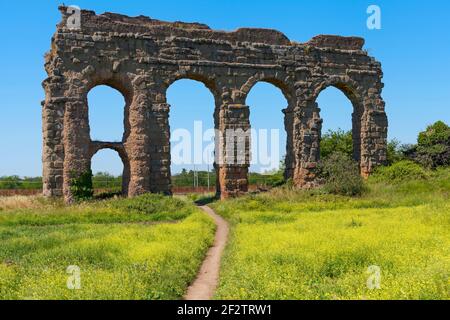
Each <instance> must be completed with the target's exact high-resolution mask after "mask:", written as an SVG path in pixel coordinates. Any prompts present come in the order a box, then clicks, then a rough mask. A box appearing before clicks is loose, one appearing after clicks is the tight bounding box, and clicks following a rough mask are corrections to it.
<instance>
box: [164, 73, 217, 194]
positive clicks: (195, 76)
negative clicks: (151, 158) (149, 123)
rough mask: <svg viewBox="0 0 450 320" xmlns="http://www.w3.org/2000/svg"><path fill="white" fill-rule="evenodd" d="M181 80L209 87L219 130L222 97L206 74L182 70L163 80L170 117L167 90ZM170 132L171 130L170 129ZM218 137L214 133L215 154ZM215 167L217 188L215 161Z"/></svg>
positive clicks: (214, 165)
mask: <svg viewBox="0 0 450 320" xmlns="http://www.w3.org/2000/svg"><path fill="white" fill-rule="evenodd" d="M181 80H191V81H194V82H196V83H200V84H203V85H204V86H205V88H206V89H207V91H208V93H209V94H210V95H211V97H212V99H213V101H214V104H213V105H212V106H211V107H212V109H211V116H212V119H213V123H214V129H215V130H217V129H218V128H219V122H220V119H219V109H220V106H221V99H220V95H219V93H218V90H217V86H216V82H215V79H214V78H211V77H208V76H204V75H202V74H199V73H190V72H188V73H187V72H180V73H176V74H175V75H174V76H173V77H169V78H167V79H166V80H165V81H164V82H163V84H164V85H163V97H164V100H163V101H164V103H165V104H166V105H167V106H168V109H169V111H168V112H169V117H170V111H171V105H170V104H168V103H167V102H168V101H167V91H168V89H169V88H170V87H171V86H172V85H173V84H175V83H176V82H178V81H181ZM203 129H205V128H203ZM169 134H170V130H169ZM202 134H203V133H202ZM218 139H219V137H218V135H217V134H215V135H214V140H215V154H217V153H218V152H219V145H218ZM169 158H170V159H168V160H169V161H170V163H172V154H170V157H169ZM213 167H214V169H215V170H216V177H215V181H216V188H217V189H219V188H220V179H219V170H217V165H216V163H215V162H214V164H213Z"/></svg>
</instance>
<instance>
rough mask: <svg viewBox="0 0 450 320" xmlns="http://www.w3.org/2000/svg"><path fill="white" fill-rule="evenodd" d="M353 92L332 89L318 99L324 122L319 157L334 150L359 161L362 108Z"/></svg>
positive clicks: (324, 91) (324, 92) (330, 87)
mask: <svg viewBox="0 0 450 320" xmlns="http://www.w3.org/2000/svg"><path fill="white" fill-rule="evenodd" d="M355 99H356V98H355V97H354V95H352V91H351V90H349V89H348V88H346V87H342V88H340V87H339V86H329V87H326V88H325V89H324V90H322V91H321V92H320V94H319V96H318V97H317V99H316V103H317V105H318V107H319V112H320V117H321V119H322V120H323V122H322V130H321V138H320V140H321V141H320V157H321V158H324V157H327V156H329V155H330V154H331V153H332V152H334V151H340V152H343V153H346V154H348V155H349V156H350V157H352V158H353V159H354V160H355V161H357V162H358V163H359V161H360V117H361V113H360V108H359V107H358V105H356V102H355Z"/></svg>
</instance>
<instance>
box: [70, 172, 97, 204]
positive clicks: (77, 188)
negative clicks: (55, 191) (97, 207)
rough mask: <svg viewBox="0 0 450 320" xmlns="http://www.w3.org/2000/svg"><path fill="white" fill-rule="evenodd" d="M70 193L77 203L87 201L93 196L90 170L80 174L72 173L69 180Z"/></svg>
mask: <svg viewBox="0 0 450 320" xmlns="http://www.w3.org/2000/svg"><path fill="white" fill-rule="evenodd" d="M70 191H71V192H72V195H73V197H74V198H75V200H77V201H82V200H89V199H91V198H92V197H93V196H94V188H93V186H92V170H91V169H89V170H87V171H85V172H82V173H77V172H72V174H71V179H70Z"/></svg>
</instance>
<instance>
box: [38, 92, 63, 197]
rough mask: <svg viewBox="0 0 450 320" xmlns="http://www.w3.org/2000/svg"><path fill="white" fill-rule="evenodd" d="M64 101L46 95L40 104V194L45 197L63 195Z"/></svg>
mask: <svg viewBox="0 0 450 320" xmlns="http://www.w3.org/2000/svg"><path fill="white" fill-rule="evenodd" d="M64 101H65V98H53V97H51V94H50V93H48V94H47V98H46V100H45V101H44V102H43V103H42V136H43V146H42V182H43V187H42V193H43V195H44V196H45V197H60V196H62V195H63V170H64V145H63V128H64V123H63V119H64Z"/></svg>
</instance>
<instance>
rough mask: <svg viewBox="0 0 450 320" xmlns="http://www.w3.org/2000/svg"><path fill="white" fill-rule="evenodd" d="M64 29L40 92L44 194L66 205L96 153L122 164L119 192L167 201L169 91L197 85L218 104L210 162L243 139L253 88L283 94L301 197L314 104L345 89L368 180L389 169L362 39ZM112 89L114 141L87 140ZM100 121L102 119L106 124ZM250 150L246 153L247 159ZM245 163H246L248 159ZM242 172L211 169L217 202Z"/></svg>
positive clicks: (88, 23) (99, 24)
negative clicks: (231, 135)
mask: <svg viewBox="0 0 450 320" xmlns="http://www.w3.org/2000/svg"><path fill="white" fill-rule="evenodd" d="M60 11H61V13H62V21H61V22H60V24H59V25H58V26H57V30H56V33H55V35H54V36H53V38H52V43H51V50H50V52H48V53H47V54H46V57H45V69H46V71H47V73H48V78H47V79H46V80H45V81H44V82H43V87H44V89H45V93H46V97H45V101H43V103H42V106H43V109H42V114H43V138H44V141H43V178H44V190H43V192H44V195H46V196H62V195H64V197H65V198H66V200H67V201H70V200H71V199H72V195H71V192H70V177H71V175H72V174H74V173H75V174H76V173H81V172H85V171H86V170H87V169H89V168H90V166H91V158H92V156H93V155H94V154H95V153H96V152H97V151H98V150H100V149H103V148H110V149H113V150H116V151H117V152H118V153H119V155H120V157H121V159H122V161H123V163H124V186H123V187H124V193H125V194H127V195H129V196H135V195H139V194H142V193H144V192H160V193H166V194H170V193H171V173H170V163H171V162H170V161H171V160H170V142H169V136H170V133H169V121H168V120H169V111H170V106H169V105H168V104H167V101H166V90H167V88H168V87H169V86H170V85H171V84H172V83H173V82H174V81H176V80H178V79H183V78H188V79H194V80H198V81H201V82H203V83H204V84H205V85H206V86H207V87H208V88H209V90H210V91H211V92H212V94H213V95H214V98H215V110H214V114H213V115H212V116H214V120H215V127H216V129H218V130H219V131H220V133H221V134H220V135H219V137H216V141H217V147H216V157H217V156H218V155H219V156H223V155H224V153H225V152H226V150H227V148H229V147H230V146H227V145H226V139H225V138H224V135H225V131H226V129H230V128H234V129H243V130H247V129H249V128H250V125H251V124H250V122H249V114H250V109H251V108H250V107H249V106H247V105H246V104H245V101H246V96H247V94H248V93H249V91H250V89H251V88H252V87H253V86H254V85H255V84H256V83H257V82H259V81H265V82H269V83H272V84H274V85H275V86H277V87H279V88H280V89H281V90H282V92H283V93H284V95H285V97H286V99H287V101H288V106H287V107H286V109H284V110H283V113H284V117H285V127H286V128H285V129H286V131H287V150H286V151H287V158H286V172H285V176H286V178H292V180H293V181H294V183H295V185H296V186H298V187H313V186H314V185H315V175H314V169H315V168H316V165H317V162H318V160H319V154H320V150H319V141H320V135H321V124H322V120H321V118H320V109H319V107H318V105H317V103H316V98H317V96H318V95H319V93H320V92H321V91H322V90H323V89H325V88H326V87H328V86H334V87H336V88H338V89H340V90H342V91H343V92H344V93H345V95H346V96H347V97H348V98H349V99H350V101H351V102H352V104H353V107H354V112H353V119H352V121H353V139H354V158H355V159H356V160H357V161H358V162H359V164H360V168H361V174H362V175H363V176H368V175H369V174H370V173H371V172H372V170H373V169H374V167H375V166H377V165H379V164H381V163H383V162H384V161H385V160H386V138H387V118H386V114H385V110H384V102H383V100H382V98H381V91H382V88H383V84H382V82H381V78H382V70H381V65H380V63H379V62H377V61H375V59H374V58H372V57H370V56H368V55H367V52H365V51H364V50H363V49H362V48H363V44H364V40H363V39H361V38H356V37H338V36H325V35H320V36H317V37H314V38H313V39H312V40H310V41H309V42H307V43H295V42H292V41H290V40H289V39H288V38H287V37H286V36H285V35H283V34H282V33H280V32H278V31H275V30H265V29H247V28H243V29H239V30H237V31H234V32H222V31H214V30H211V29H210V28H209V27H208V26H206V25H202V24H197V23H181V22H176V23H168V22H163V21H158V20H153V19H150V18H147V17H142V16H140V17H135V18H130V17H126V16H123V15H118V14H112V13H105V14H102V15H96V14H95V12H92V11H84V10H83V11H81V28H80V29H78V30H73V29H69V28H68V27H67V19H68V18H69V16H70V14H69V13H67V11H68V10H67V8H66V7H60ZM98 85H108V86H111V87H113V88H115V89H117V90H119V91H120V92H121V93H122V94H123V95H124V97H125V100H126V106H125V123H126V125H125V132H124V135H123V140H122V141H121V142H109V141H91V137H90V129H89V119H88V103H87V94H88V92H89V91H90V90H91V89H92V88H93V87H95V86H98ZM105 116H107V115H105ZM247 151H248V150H247ZM247 153H248V152H246V156H248V154H247ZM248 162H249V161H246V162H245V164H238V163H225V164H224V163H221V162H220V163H216V165H215V166H216V169H217V172H218V175H217V181H218V184H217V192H218V194H220V196H221V197H223V198H225V197H229V196H236V195H239V194H241V193H245V192H246V191H247V187H248V179H247V174H248V168H249V164H248Z"/></svg>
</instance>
